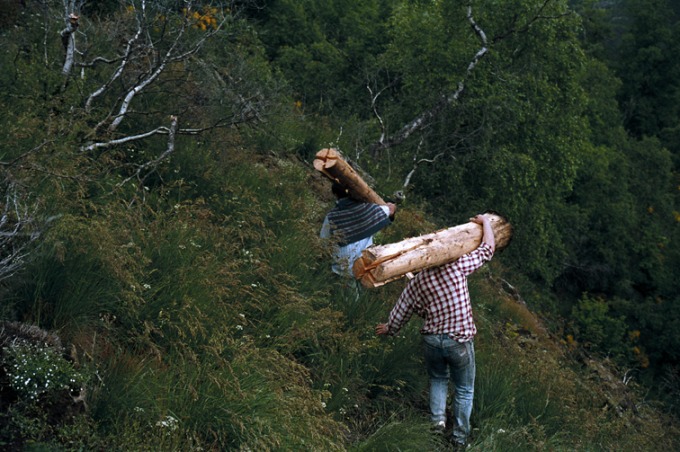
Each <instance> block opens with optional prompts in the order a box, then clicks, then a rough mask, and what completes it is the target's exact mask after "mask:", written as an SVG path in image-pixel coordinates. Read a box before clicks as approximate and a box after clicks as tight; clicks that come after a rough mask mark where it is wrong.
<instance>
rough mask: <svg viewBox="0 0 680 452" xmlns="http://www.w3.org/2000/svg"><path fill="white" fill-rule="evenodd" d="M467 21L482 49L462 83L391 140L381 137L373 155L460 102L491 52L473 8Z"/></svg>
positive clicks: (371, 149) (400, 141)
mask: <svg viewBox="0 0 680 452" xmlns="http://www.w3.org/2000/svg"><path fill="white" fill-rule="evenodd" d="M467 19H468V22H469V23H470V25H471V27H472V29H473V30H474V32H475V34H476V35H477V37H478V38H479V40H480V43H481V47H480V49H479V50H478V51H477V52H476V53H475V55H474V56H473V57H472V59H471V61H470V64H468V67H467V71H466V74H465V76H464V77H463V79H462V80H461V81H459V82H458V87H457V89H456V90H455V91H453V92H452V93H449V94H447V95H443V96H442V97H441V99H440V100H439V102H437V103H436V104H435V105H434V106H433V107H432V108H430V109H429V110H426V111H425V112H423V113H422V114H420V116H418V117H416V118H415V119H413V120H412V121H411V122H409V123H408V124H406V125H405V126H403V127H402V128H401V130H399V131H398V132H397V133H396V134H394V135H393V136H392V137H391V138H389V139H387V140H384V139H383V137H382V136H381V140H380V141H378V142H377V143H374V144H373V145H371V146H370V147H369V150H370V151H371V154H373V155H376V154H377V152H378V151H381V150H384V149H389V148H392V147H394V146H396V145H399V144H401V143H403V142H404V141H406V140H407V139H408V138H410V137H411V136H412V135H413V134H414V133H415V132H417V131H419V130H421V129H422V128H423V127H424V126H425V125H427V124H428V123H429V122H430V121H432V120H433V119H434V118H436V117H437V116H438V115H439V113H441V112H442V110H444V108H446V107H447V106H448V105H451V104H453V103H455V102H457V101H458V99H459V98H460V95H461V94H462V93H463V90H464V89H465V80H466V79H467V77H468V76H469V75H470V73H472V71H473V70H474V69H475V67H476V66H477V64H478V63H479V61H480V60H481V59H482V58H483V57H484V55H486V54H487V52H488V51H489V49H488V47H487V38H486V34H485V33H484V31H483V30H482V29H481V28H480V27H479V26H478V25H477V23H476V22H475V20H474V18H473V17H472V7H471V6H468V8H467Z"/></svg>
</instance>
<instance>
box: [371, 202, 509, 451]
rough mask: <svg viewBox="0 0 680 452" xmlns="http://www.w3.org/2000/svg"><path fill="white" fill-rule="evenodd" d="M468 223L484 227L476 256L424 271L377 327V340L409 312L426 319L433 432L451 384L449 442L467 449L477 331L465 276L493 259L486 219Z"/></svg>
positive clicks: (396, 329)
mask: <svg viewBox="0 0 680 452" xmlns="http://www.w3.org/2000/svg"><path fill="white" fill-rule="evenodd" d="M470 221H472V222H474V223H476V224H479V225H481V226H482V231H483V235H482V241H481V243H480V245H479V247H477V249H475V250H474V251H471V252H469V253H467V254H464V255H463V256H461V257H460V258H458V259H457V260H456V261H454V262H451V263H448V264H444V265H441V266H439V267H433V268H429V269H426V270H423V271H422V272H420V273H419V274H418V275H416V277H415V278H413V279H412V280H411V281H409V283H408V284H407V286H406V288H405V289H404V291H403V292H402V294H401V296H400V297H399V300H397V303H396V304H395V306H394V308H393V309H392V312H390V316H389V320H388V321H387V323H381V324H379V325H378V326H376V330H375V331H376V333H377V334H379V335H384V334H390V335H395V334H397V333H398V332H399V330H400V329H401V328H402V327H403V326H404V325H405V324H406V322H408V321H409V319H410V318H411V316H412V315H413V313H416V314H417V315H418V316H420V317H422V318H423V319H424V324H423V327H422V328H421V330H420V332H421V334H422V335H423V342H424V355H425V366H426V368H427V372H428V374H429V376H430V411H431V412H432V422H433V423H434V425H435V428H437V429H439V430H441V431H443V430H444V429H445V427H446V398H447V395H448V383H449V379H450V380H451V381H452V382H453V385H454V387H455V396H454V399H453V404H452V407H451V412H452V414H453V417H454V422H453V430H452V434H453V440H454V441H455V442H456V443H458V444H465V443H466V441H467V438H468V436H469V435H470V414H471V412H472V399H473V395H474V384H475V349H474V344H473V339H474V337H475V334H476V333H477V327H476V326H475V322H474V320H473V318H472V305H471V303H470V293H469V291H468V283H467V277H468V276H469V275H470V274H472V273H473V272H474V271H475V270H477V269H478V268H480V267H481V266H482V265H484V263H486V262H488V261H489V260H491V257H492V256H493V253H494V250H495V248H496V241H495V239H494V235H493V230H492V229H491V224H490V222H489V219H488V218H487V217H486V216H484V215H477V216H476V217H474V218H471V219H470Z"/></svg>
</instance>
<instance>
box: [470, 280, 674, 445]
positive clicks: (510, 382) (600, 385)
mask: <svg viewBox="0 0 680 452" xmlns="http://www.w3.org/2000/svg"><path fill="white" fill-rule="evenodd" d="M486 276H487V278H486V281H487V282H488V283H482V282H478V283H477V284H475V290H476V291H477V292H478V293H477V294H476V295H477V297H479V298H480V299H481V300H483V301H482V302H481V303H480V305H479V306H478V309H477V316H478V323H479V324H480V327H479V329H480V335H479V339H478V344H477V349H478V356H480V358H479V360H478V361H479V363H478V385H477V410H478V411H477V421H478V422H479V428H480V430H481V432H482V434H481V435H479V441H478V442H477V443H476V445H475V447H478V448H479V450H510V448H518V449H521V450H527V449H535V450H545V449H553V450H631V451H633V450H635V451H641V450H650V451H651V450H677V448H678V446H679V445H680V442H679V441H680V429H679V425H678V421H677V419H675V418H673V417H672V416H670V415H667V414H666V413H664V411H663V407H662V405H661V404H660V403H657V402H654V401H653V400H649V399H647V398H646V394H647V392H648V391H647V390H646V389H645V388H644V387H642V386H640V385H639V384H638V383H637V382H636V381H635V379H634V378H630V372H628V373H627V372H626V370H623V369H619V368H617V367H616V366H615V365H614V363H613V362H611V361H610V360H608V359H600V358H597V357H595V356H589V355H588V354H586V353H585V352H584V351H583V350H578V349H575V348H572V347H570V346H569V345H567V343H566V342H565V341H564V340H562V338H559V337H555V336H553V335H552V334H550V333H549V332H548V331H547V329H546V328H544V327H543V325H542V322H541V320H540V319H539V318H538V317H537V316H536V315H535V314H534V313H532V312H531V311H530V310H529V309H528V308H527V306H526V304H525V303H524V300H522V298H521V295H520V294H519V293H517V291H515V290H512V288H511V286H509V285H508V284H507V283H506V282H505V281H503V280H502V279H500V278H494V277H493V276H491V272H487V273H486ZM490 300H491V301H490ZM480 350H481V352H480ZM503 391H505V392H506V393H505V394H503ZM499 393H501V394H500V395H499ZM521 399H524V400H521ZM513 406H514V409H512V408H511V407H513ZM499 407H500V409H498V408H499ZM494 409H498V411H499V412H501V413H504V414H505V415H506V417H505V418H504V415H500V416H498V415H496V414H495V413H493V411H494ZM508 418H510V419H508ZM508 420H509V421H510V422H507V421H508ZM513 421H515V422H513ZM504 422H506V423H507V425H506V426H504V425H503V423H504ZM485 423H488V424H489V425H484V424H485Z"/></svg>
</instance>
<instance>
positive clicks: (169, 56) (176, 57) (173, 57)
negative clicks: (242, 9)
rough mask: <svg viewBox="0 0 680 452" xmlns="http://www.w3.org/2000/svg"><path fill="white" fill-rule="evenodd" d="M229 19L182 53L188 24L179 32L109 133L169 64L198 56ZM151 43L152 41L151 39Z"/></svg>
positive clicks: (122, 107) (126, 100) (129, 94)
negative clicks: (140, 94) (179, 50)
mask: <svg viewBox="0 0 680 452" xmlns="http://www.w3.org/2000/svg"><path fill="white" fill-rule="evenodd" d="M144 7H145V2H142V8H143V9H144ZM226 20H227V18H226V17H224V18H223V19H222V21H221V22H220V24H219V25H218V26H217V27H216V28H215V30H213V31H211V32H207V33H205V35H204V36H203V37H202V38H201V39H199V40H198V41H197V42H195V43H194V44H193V45H192V47H191V48H190V49H189V50H187V51H185V52H181V53H176V51H177V49H179V47H180V44H181V42H182V39H183V38H184V34H185V32H186V24H184V25H183V26H182V27H181V28H180V30H179V32H178V33H177V36H175V39H174V41H173V42H172V44H171V45H170V48H169V49H168V50H167V52H165V55H164V56H163V58H162V59H161V60H160V62H159V63H158V64H157V66H156V68H155V70H153V71H152V72H150V73H149V74H147V75H146V76H145V77H142V78H141V80H140V82H139V83H137V84H136V85H135V86H134V87H133V88H132V89H130V90H129V91H128V92H127V94H126V95H125V97H124V98H123V101H122V102H121V105H120V107H119V109H118V113H117V114H116V115H115V117H114V120H113V121H112V122H111V125H110V126H109V131H110V132H113V131H115V130H116V129H117V128H118V126H119V125H120V123H121V122H122V121H123V119H124V118H125V116H126V114H127V112H128V110H129V108H130V104H131V103H132V101H133V99H134V98H135V96H136V95H137V94H139V93H140V92H142V91H143V90H144V89H145V88H146V87H148V86H149V85H150V84H152V83H153V82H154V81H156V80H157V79H158V77H159V76H160V75H161V74H162V73H163V71H164V70H165V69H166V67H167V66H168V64H170V63H174V62H177V61H184V60H187V59H188V58H190V57H191V56H192V55H194V54H196V53H197V52H198V51H199V50H200V49H201V48H202V47H203V45H204V44H205V42H206V41H207V40H208V39H210V38H211V37H213V36H214V35H215V33H217V32H218V31H219V30H220V29H221V28H222V27H223V26H224V23H225V22H226ZM149 42H150V43H151V42H152V41H151V39H149Z"/></svg>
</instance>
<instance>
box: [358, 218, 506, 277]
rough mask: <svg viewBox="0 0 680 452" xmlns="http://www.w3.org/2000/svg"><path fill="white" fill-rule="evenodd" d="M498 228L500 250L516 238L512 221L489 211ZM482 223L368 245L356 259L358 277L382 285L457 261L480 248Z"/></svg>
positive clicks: (496, 234) (495, 230)
mask: <svg viewBox="0 0 680 452" xmlns="http://www.w3.org/2000/svg"><path fill="white" fill-rule="evenodd" d="M484 215H485V216H487V217H488V218H489V220H490V221H491V228H492V229H493V231H494V238H495V241H496V250H497V251H498V250H501V249H503V248H505V247H506V246H507V245H508V243H509V242H510V239H511V238H512V225H511V224H510V223H509V222H508V221H507V220H506V219H505V218H503V217H502V216H500V215H497V214H493V213H486V214H484ZM482 236H483V230H482V226H481V225H479V224H476V223H473V222H469V223H465V224H462V225H459V226H454V227H452V228H448V229H442V230H439V231H436V232H433V233H431V234H426V235H421V236H419V237H411V238H408V239H405V240H402V241H401V242H397V243H391V244H387V245H375V246H371V247H369V248H367V249H365V250H364V251H363V252H362V255H361V257H360V258H359V259H357V260H356V261H355V262H354V265H353V267H352V271H353V272H354V277H355V278H356V279H359V280H361V284H362V285H363V286H364V287H368V288H371V287H378V286H382V285H383V284H386V283H388V282H390V281H394V280H396V279H399V278H401V277H403V276H405V275H407V274H409V273H413V272H418V271H421V270H424V269H426V268H430V267H436V266H438V265H442V264H446V263H449V262H453V261H455V260H456V259H458V258H459V257H461V256H462V255H463V254H466V253H469V252H470V251H472V250H474V249H476V248H477V247H478V246H479V244H480V243H481V241H482Z"/></svg>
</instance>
